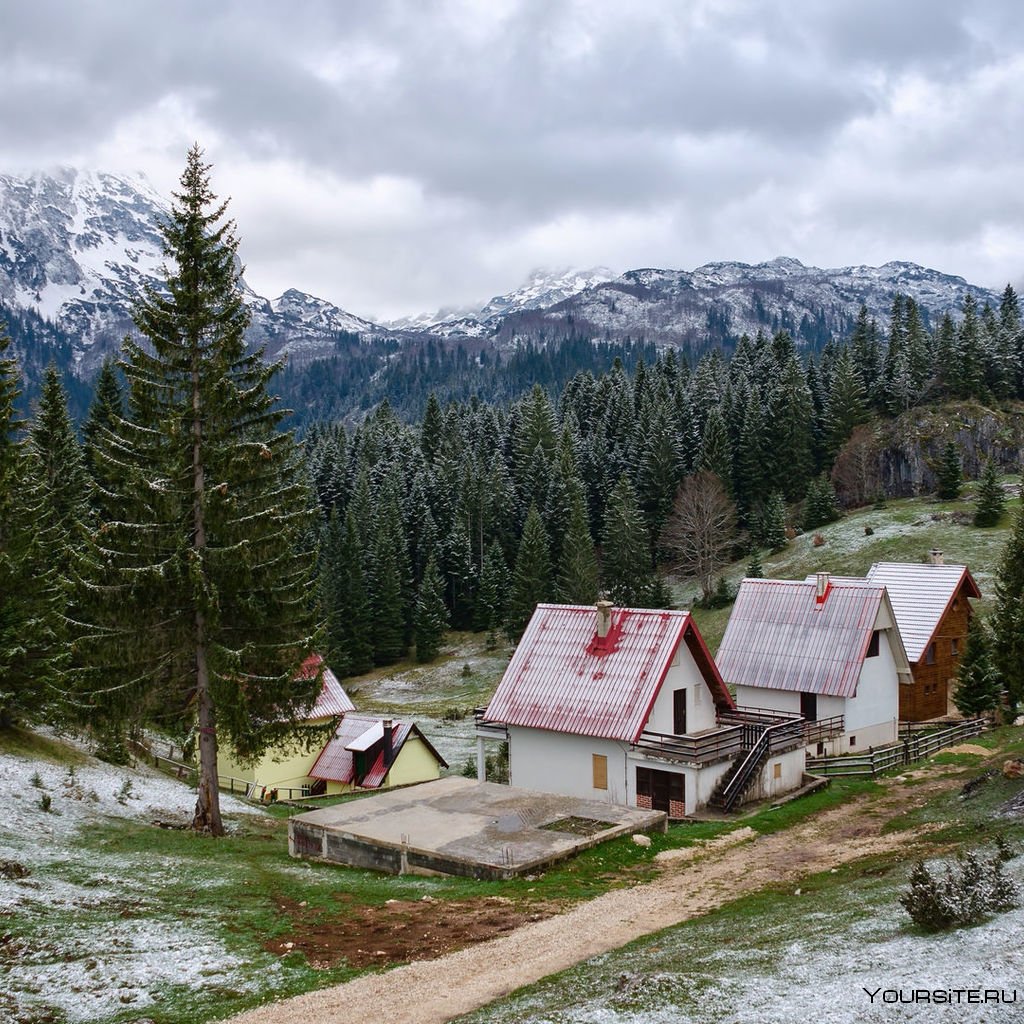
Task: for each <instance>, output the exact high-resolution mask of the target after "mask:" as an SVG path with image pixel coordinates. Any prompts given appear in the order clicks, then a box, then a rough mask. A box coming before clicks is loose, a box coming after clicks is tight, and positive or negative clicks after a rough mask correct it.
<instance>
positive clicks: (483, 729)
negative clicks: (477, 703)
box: [473, 708, 508, 740]
mask: <svg viewBox="0 0 1024 1024" xmlns="http://www.w3.org/2000/svg"><path fill="white" fill-rule="evenodd" d="M486 711H487V708H473V718H474V720H475V721H476V731H477V735H478V736H491V737H500V738H501V739H506V740H507V739H508V726H507V725H506V724H505V723H504V722H496V721H494V719H491V718H487V717H486V714H485V713H486Z"/></svg>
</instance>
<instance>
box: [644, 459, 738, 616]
mask: <svg viewBox="0 0 1024 1024" xmlns="http://www.w3.org/2000/svg"><path fill="white" fill-rule="evenodd" d="M735 532H736V506H735V505H734V504H733V503H732V500H731V499H730V497H729V495H728V493H727V492H726V490H725V487H724V486H723V485H722V481H721V480H720V479H719V478H718V477H717V476H716V475H715V474H714V473H709V472H708V471H707V470H701V472H699V473H695V474H694V475H693V476H688V477H687V478H686V479H685V480H684V481H683V482H682V483H681V484H680V485H679V490H678V491H676V497H675V503H674V504H673V506H672V514H671V515H670V516H669V517H668V520H667V521H666V523H665V526H664V528H663V529H662V531H661V547H662V548H663V549H664V550H665V551H666V552H668V553H669V554H670V555H671V556H672V557H673V558H674V559H675V560H676V562H677V565H676V566H675V569H676V571H677V572H679V573H682V574H683V575H685V576H688V577H690V578H692V579H696V580H697V582H698V583H699V584H700V589H701V593H702V595H703V596H704V599H705V600H707V599H708V598H710V597H711V595H712V594H713V593H714V590H715V576H716V575H717V574H718V572H719V571H720V570H721V569H722V567H723V566H725V565H726V564H728V562H729V557H730V552H731V548H732V543H733V536H734V534H735Z"/></svg>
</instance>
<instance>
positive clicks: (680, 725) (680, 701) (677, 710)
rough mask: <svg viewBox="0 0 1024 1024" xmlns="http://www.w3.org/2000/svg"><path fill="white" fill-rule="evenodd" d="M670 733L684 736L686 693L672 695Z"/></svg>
mask: <svg viewBox="0 0 1024 1024" xmlns="http://www.w3.org/2000/svg"><path fill="white" fill-rule="evenodd" d="M672 731H673V732H674V733H675V734H676V735H677V736H685V735H686V691H685V690H674V691H673V693H672Z"/></svg>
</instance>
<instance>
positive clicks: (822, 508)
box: [804, 475, 839, 530]
mask: <svg viewBox="0 0 1024 1024" xmlns="http://www.w3.org/2000/svg"><path fill="white" fill-rule="evenodd" d="M838 518H839V502H838V501H837V500H836V492H835V488H834V487H833V486H832V482H831V481H830V480H829V479H828V477H826V476H824V475H822V476H817V477H815V478H814V479H813V480H812V481H811V483H810V486H809V487H808V488H807V499H806V501H805V502H804V529H805V530H813V529H816V528H817V527H819V526H824V525H825V524H826V523H834V522H835V521H836V520H837V519H838Z"/></svg>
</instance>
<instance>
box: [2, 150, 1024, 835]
mask: <svg viewBox="0 0 1024 1024" xmlns="http://www.w3.org/2000/svg"><path fill="white" fill-rule="evenodd" d="M207 172H208V168H207V167H206V166H205V165H203V164H202V161H201V154H200V153H199V151H198V150H193V151H192V152H191V153H190V155H189V163H188V166H187V168H186V172H185V175H184V176H183V178H182V186H181V188H182V191H181V192H180V193H178V194H177V195H176V206H175V212H174V217H173V218H172V220H171V222H170V223H169V224H168V226H167V227H166V229H165V231H166V242H167V246H168V250H169V252H170V253H171V255H172V256H173V258H174V268H175V269H174V270H173V271H172V274H171V276H170V277H169V279H168V282H167V288H166V291H165V292H161V293H159V294H156V293H153V294H150V295H149V296H148V297H147V299H146V300H145V301H144V302H143V303H142V304H141V305H140V306H139V308H138V309H137V311H136V323H137V325H138V327H139V330H140V332H141V334H142V335H143V336H144V338H145V339H147V340H146V342H145V343H143V342H140V341H133V340H130V339H129V340H127V341H126V342H125V344H124V346H123V348H122V353H121V358H120V360H119V362H118V363H117V365H116V366H114V365H113V364H107V365H106V366H105V367H104V369H103V371H102V372H101V374H100V375H99V377H98V379H97V382H96V386H95V389H94V391H93V393H92V394H91V395H89V396H87V397H88V411H87V413H86V414H85V417H84V421H83V422H82V427H81V431H80V432H79V431H77V430H76V428H75V425H74V424H75V420H74V418H73V417H72V415H71V414H70V413H69V408H68V397H69V396H68V394H67V392H66V390H65V384H64V383H63V382H62V380H61V377H60V375H59V374H58V373H57V372H56V370H55V369H53V368H52V367H50V368H49V369H45V370H40V368H39V367H38V366H36V367H34V370H33V372H34V373H36V374H37V375H38V379H39V381H40V383H39V384H38V389H37V396H38V397H36V398H35V399H34V401H33V403H32V412H31V415H30V416H28V417H27V418H26V417H23V416H22V415H21V414H20V413H19V410H20V409H24V404H23V400H19V394H20V393H21V392H22V391H23V390H24V375H25V372H26V368H25V367H23V366H19V365H18V363H17V362H16V361H15V360H14V359H13V358H11V357H10V355H9V354H8V348H9V343H8V341H7V337H6V335H4V336H3V340H0V719H2V722H3V723H9V722H11V721H15V720H17V719H19V718H26V717H27V718H48V719H54V720H57V719H61V720H76V721H80V722H86V723H88V724H89V725H90V726H91V727H92V728H93V729H94V731H95V732H96V735H97V737H98V739H99V741H100V742H101V745H103V746H104V747H105V748H106V750H107V752H108V754H109V755H110V756H116V755H117V751H118V750H119V749H120V748H122V747H123V743H124V738H125V736H126V735H127V734H128V733H129V732H130V730H131V729H132V728H135V727H138V726H140V725H142V724H154V723H155V724H157V725H158V726H160V727H161V728H163V729H166V730H168V731H177V732H178V733H179V734H184V733H186V732H188V731H189V730H194V736H195V737H196V738H197V739H198V749H199V752H200V759H201V762H202V764H203V765H204V771H205V772H206V776H207V777H208V776H209V773H210V772H213V773H214V778H215V762H216V743H217V742H218V738H217V737H218V733H219V737H220V740H219V741H220V742H224V741H230V742H231V743H232V744H233V745H234V746H235V747H236V749H238V750H239V751H241V752H243V753H256V752H258V751H260V750H261V749H263V748H264V747H265V746H266V745H267V744H268V743H270V742H272V741H273V739H274V737H275V735H277V734H278V733H279V732H280V731H281V730H282V729H285V728H287V727H288V725H289V723H290V722H291V721H292V720H293V719H294V717H295V715H296V714H298V713H299V712H301V710H302V708H303V707H304V706H305V705H306V704H308V703H309V701H310V700H311V699H312V696H313V692H314V689H315V680H314V681H309V685H305V686H303V687H297V686H296V685H294V683H293V680H294V677H295V671H296V668H297V666H298V665H299V664H300V663H301V662H302V660H303V659H304V658H305V657H306V656H307V655H308V654H309V653H310V652H311V651H312V650H314V649H316V648H319V649H321V650H322V651H323V652H324V653H325V655H326V657H327V660H328V663H329V664H330V665H331V667H332V668H333V669H334V671H335V672H336V673H337V674H338V675H339V676H340V677H345V676H350V675H354V674H358V673H362V672H365V671H367V670H369V669H371V668H372V667H373V666H378V665H388V664H392V663H395V662H397V661H399V660H400V659H403V658H405V657H407V656H409V655H410V654H413V653H414V654H415V656H416V657H417V658H419V659H420V660H430V659H432V658H433V657H435V656H436V654H437V651H438V646H439V643H440V640H441V637H442V634H443V632H444V630H446V629H448V628H454V629H459V630H475V631H479V632H481V633H485V634H486V635H487V636H488V637H489V638H490V639H491V641H492V642H496V640H497V637H498V636H499V634H504V635H505V636H507V637H508V638H509V639H510V640H512V641H515V640H516V639H517V638H518V636H519V635H520V634H521V632H522V630H523V628H524V627H525V624H526V622H527V621H528V619H529V617H530V615H531V613H532V611H533V609H534V607H535V605H536V604H537V603H538V602H544V601H559V602H570V603H588V604H589V603H592V602H593V601H595V599H597V597H598V596H599V595H600V594H602V593H603V594H606V595H607V596H608V597H609V598H610V599H611V600H612V601H614V602H615V603H617V604H620V605H627V606H634V607H660V606H665V605H667V604H669V603H670V602H671V596H670V592H669V590H668V587H667V585H666V582H665V574H666V573H667V572H671V573H674V574H676V575H678V576H682V577H686V578H690V579H693V580H696V581H698V582H699V584H700V589H701V593H702V598H701V599H702V600H703V601H704V602H706V603H708V604H709V605H710V604H713V603H715V602H726V601H728V599H729V595H728V593H727V592H726V591H725V590H724V588H723V586H722V584H721V581H720V573H721V569H722V567H723V566H724V565H725V564H726V563H728V562H730V561H732V560H734V559H736V558H740V557H747V558H748V559H749V561H750V565H751V566H752V567H753V569H752V571H758V572H759V571H760V565H761V563H760V556H761V555H762V554H763V553H765V552H768V551H771V550H778V549H779V548H781V547H783V546H785V544H786V543H787V535H789V536H792V530H793V528H802V529H814V528H816V527H818V526H820V525H822V524H823V523H826V522H829V521H831V520H833V519H835V518H837V517H838V516H839V514H840V511H839V510H840V507H841V506H842V505H845V506H848V507H849V506H853V505H857V504H865V503H869V502H871V501H874V500H876V499H877V498H879V497H880V496H882V495H881V492H882V488H883V481H882V479H881V477H880V475H879V472H878V468H877V462H878V451H877V448H876V447H873V441H872V436H873V432H872V430H871V429H870V428H871V425H872V424H877V423H879V422H882V421H885V420H887V419H891V418H893V417H897V416H900V415H901V414H904V413H906V412H907V411H908V410H910V409H912V408H914V407H917V406H926V405H931V404H934V403H941V402H947V401H975V402H980V403H985V404H987V405H989V406H998V405H1000V404H1004V405H1005V404H1007V403H1011V402H1013V401H1015V400H1020V399H1022V398H1024V330H1022V325H1021V314H1020V308H1019V304H1018V299H1017V296H1016V294H1015V293H1014V291H1013V289H1012V288H1011V287H1009V286H1007V288H1006V290H1005V293H1004V295H1003V299H1002V302H1001V303H1000V305H999V307H998V308H990V307H988V306H986V307H984V308H982V309H979V308H978V307H977V304H976V303H975V302H974V301H973V300H972V299H971V298H970V297H968V298H967V299H966V300H965V302H964V304H963V310H962V317H961V318H960V319H959V320H958V321H954V320H953V318H951V317H949V316H946V317H944V318H943V319H942V320H941V321H940V322H939V323H938V325H937V327H936V328H935V329H934V330H928V329H926V327H925V320H924V318H923V317H922V315H921V311H920V310H919V309H918V308H917V306H916V305H915V303H914V302H913V301H912V300H910V299H907V298H905V297H903V296H899V295H897V296H896V297H895V298H894V300H893V304H892V310H891V316H890V318H889V322H888V323H887V324H885V325H884V327H883V326H882V325H879V324H877V323H875V322H874V321H873V320H872V319H871V318H870V317H869V316H868V314H867V312H866V311H865V310H862V312H861V315H860V317H858V319H857V321H856V324H855V326H854V329H853V331H852V333H851V335H850V337H849V338H846V339H843V340H840V341H833V342H829V343H827V344H825V345H824V347H823V348H821V349H820V350H819V351H817V352H813V353H809V352H807V351H805V350H801V349H798V348H797V346H796V345H795V343H794V341H793V339H792V337H791V336H790V334H789V333H788V332H786V331H785V330H779V331H778V332H776V333H775V334H774V335H771V336H769V335H767V334H758V335H757V336H756V337H748V336H746V335H744V336H743V337H741V338H740V339H739V340H738V342H737V344H736V346H735V350H734V352H733V353H732V355H731V357H730V358H728V359H727V358H726V357H725V356H724V355H723V354H722V353H721V352H720V351H718V350H712V351H709V352H708V353H707V354H706V355H704V356H702V357H701V358H700V359H699V360H698V361H697V362H696V363H695V365H691V364H690V363H689V362H688V361H687V360H686V359H684V358H681V357H680V356H679V355H678V354H677V353H676V352H675V351H673V350H671V349H669V350H664V351H660V352H659V351H657V350H656V349H655V348H654V347H653V346H652V345H647V344H645V343H644V342H643V341H642V340H638V341H637V342H635V343H629V344H619V345H607V344H605V345H600V344H599V345H592V344H590V342H589V341H583V340H581V339H566V340H564V341H563V343H562V344H561V345H558V344H555V343H552V344H550V345H549V346H547V347H546V348H537V349H528V350H524V351H523V352H521V353H519V354H513V355H512V356H510V357H509V358H508V359H506V360H505V361H504V362H503V363H501V364H500V365H494V366H492V367H490V368H487V367H486V366H484V367H481V366H480V364H479V363H478V364H477V365H476V371H477V377H476V380H477V383H478V384H481V383H482V384H484V385H485V386H484V387H483V388H482V390H483V391H485V392H486V394H487V395H488V396H489V400H484V399H483V398H482V397H480V393H479V391H480V390H481V389H476V388H473V387H471V386H470V384H469V383H467V382H468V381H470V380H471V377H470V375H468V374H462V375H461V376H459V375H456V377H457V379H459V380H460V381H461V383H459V384H458V386H457V387H453V386H452V385H451V380H452V375H451V374H450V373H449V372H448V371H449V370H450V369H451V363H452V361H454V363H455V364H458V361H459V360H460V359H465V358H467V357H466V356H465V353H463V355H461V356H460V355H459V354H458V350H455V352H454V354H453V353H452V352H451V351H448V350H445V349H443V348H441V347H438V348H436V349H435V350H433V351H431V350H428V349H425V350H423V351H421V352H420V353H418V354H417V355H416V356H414V357H412V358H410V359H408V360H406V361H405V362H404V363H403V364H402V365H403V366H404V369H403V370H402V372H401V374H399V375H398V376H394V377H392V378H391V381H392V384H394V385H395V387H394V393H393V395H391V396H390V397H389V396H388V395H384V396H383V397H382V399H381V400H380V401H372V402H371V401H367V402H365V405H366V414H365V416H364V417H363V418H362V419H360V420H358V421H356V422H355V423H354V424H353V421H352V420H351V418H350V419H349V420H348V421H347V422H344V423H343V422H342V421H341V419H340V418H331V417H329V416H328V417H326V418H322V419H318V420H316V421H315V422H312V423H310V424H309V425H308V427H307V428H306V429H305V432H304V437H303V438H302V442H301V444H300V443H299V442H298V439H297V438H296V436H295V431H294V430H288V429H286V426H287V422H288V421H287V420H286V417H287V415H288V413H287V411H286V410H284V409H282V408H281V407H280V404H279V403H277V402H275V399H274V396H275V395H277V394H279V393H280V392H281V390H284V391H285V392H286V393H287V392H289V391H291V392H292V393H293V394H294V393H295V388H296V387H297V386H298V384H299V383H301V381H306V382H310V381H312V382H314V384H310V385H309V386H310V387H311V388H312V390H311V392H310V394H309V395H307V396H306V399H308V400H309V401H308V403H307V408H308V407H309V406H313V407H315V408H318V409H320V410H321V411H329V410H330V408H331V402H330V401H328V400H327V398H326V397H325V396H328V395H329V394H330V393H331V391H332V389H333V393H334V394H335V396H336V398H337V403H338V404H337V408H338V410H339V411H340V409H341V408H342V407H350V405H351V402H350V398H351V396H352V395H354V394H357V393H359V389H360V388H364V391H365V395H366V396H368V397H372V389H371V387H370V384H369V381H370V380H371V378H372V377H373V372H372V366H373V365H374V359H375V358H376V355H375V354H374V353H372V352H370V353H367V354H366V355H367V358H366V361H365V366H364V367H363V370H362V371H358V372H357V371H356V370H353V373H352V375H351V377H346V378H343V379H338V378H337V376H336V375H335V371H336V370H337V369H338V366H335V365H333V364H332V362H331V361H330V360H326V361H321V362H320V363H317V364H315V365H314V368H313V369H312V370H311V369H310V368H309V367H307V368H306V369H305V370H304V371H303V374H302V375H301V376H300V375H297V371H295V372H293V371H290V370H288V369H286V368H282V367H280V366H277V365H268V364H266V363H265V362H264V361H263V360H262V359H261V357H260V356H261V354H260V353H259V352H258V351H257V352H254V351H249V350H247V349H246V348H245V346H244V343H243V340H242V338H243V333H244V330H245V327H246V323H247V320H246V312H245V309H244V304H243V303H242V302H241V300H240V298H239V289H238V278H237V273H236V270H235V252H236V248H237V241H236V240H235V237H234V235H233V231H232V226H231V224H230V222H229V221H226V220H225V219H224V218H225V210H224V206H223V205H217V204H216V202H215V198H214V196H213V194H212V192H211V191H210V187H209V180H208V173H207ZM16 326H17V329H18V330H19V331H21V332H22V333H24V332H25V331H27V330H30V329H32V325H30V324H24V323H19V324H18V325H16ZM338 346H339V352H341V350H342V349H344V350H346V351H348V350H349V349H353V346H355V348H358V343H357V340H354V339H353V338H345V337H339V339H338ZM357 354H358V353H355V352H354V351H353V352H349V356H352V357H353V358H354V356H355V355H357ZM339 365H340V364H339ZM345 365H346V366H350V367H351V366H355V365H356V363H353V361H352V359H349V360H348V361H347V362H346V363H345ZM359 365H362V364H359ZM581 367H582V369H581ZM481 369H482V370H483V371H484V372H483V374H482V376H481V375H480V374H479V371H480V370H481ZM519 371H522V372H519ZM531 378H532V379H531ZM524 383H526V384H531V385H532V386H530V387H529V388H528V389H527V390H525V391H522V390H517V388H519V387H520V386H521V385H522V384H524ZM436 392H442V393H444V394H445V396H446V397H445V400H444V401H442V400H440V399H439V398H438V397H437V394H436ZM423 394H426V398H425V401H424V400H422V397H421V396H422V395H423ZM392 399H393V400H392ZM303 400H304V401H305V399H303ZM76 401H78V399H76ZM417 403H422V404H421V406H420V409H419V411H418V412H417V408H416V406H417ZM82 404H83V405H84V404H85V403H84V402H83V403H82ZM962 472H963V467H962V465H961V463H960V458H959V454H958V451H957V448H956V446H955V444H953V443H952V438H949V439H948V443H947V444H946V447H945V449H944V451H943V455H942V458H940V459H937V460H936V467H935V475H936V479H937V487H938V490H939V492H940V493H942V494H947V495H955V494H956V492H957V490H958V488H959V484H960V480H961V477H962ZM986 474H987V484H986V486H987V492H988V493H989V500H988V503H987V504H986V506H985V508H984V509H983V510H982V513H981V515H982V519H981V523H982V524H985V523H991V522H993V521H995V520H997V519H998V518H999V516H1000V515H1001V506H999V505H998V499H999V493H998V485H997V484H995V483H994V468H988V469H987V470H986ZM1021 529H1022V527H1020V525H1019V524H1018V529H1017V533H1018V534H1019V533H1020V530H1021ZM1019 541H1020V538H1019V537H1017V538H1016V540H1015V542H1014V543H1017V544H1018V546H1019ZM1001 572H1002V578H1001V582H1000V607H999V611H998V613H997V614H996V616H994V623H995V631H994V634H993V638H992V646H993V656H994V657H995V659H996V661H997V662H998V663H999V664H1003V665H1005V666H1012V665H1013V664H1014V658H1015V657H1016V654H1017V648H1016V646H1014V645H1018V646H1019V637H1020V635H1024V629H1022V628H1021V626H1022V623H1024V612H1022V608H1024V596H1022V594H1021V587H1020V585H1019V580H1017V578H1016V575H1015V574H1017V575H1019V566H1018V565H1017V563H1016V562H1015V561H1014V559H1013V558H1009V557H1008V559H1007V562H1006V565H1005V566H1004V569H1003V570H1001ZM1017 675H1019V672H1018V673H1017ZM1014 686H1015V687H1017V689H1016V690H1015V691H1014V694H1015V696H1018V697H1019V696H1021V695H1022V694H1021V693H1020V687H1019V685H1018V683H1017V682H1014ZM214 723H216V725H215V724H214ZM215 790H216V787H215V784H214V785H213V786H212V788H211V787H210V786H209V785H207V786H206V787H203V786H200V802H199V806H198V807H197V813H196V824H197V827H201V828H204V829H207V830H210V831H213V832H217V831H219V829H220V823H219V813H218V810H217V806H216V796H215Z"/></svg>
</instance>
